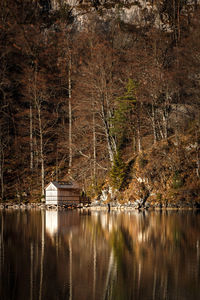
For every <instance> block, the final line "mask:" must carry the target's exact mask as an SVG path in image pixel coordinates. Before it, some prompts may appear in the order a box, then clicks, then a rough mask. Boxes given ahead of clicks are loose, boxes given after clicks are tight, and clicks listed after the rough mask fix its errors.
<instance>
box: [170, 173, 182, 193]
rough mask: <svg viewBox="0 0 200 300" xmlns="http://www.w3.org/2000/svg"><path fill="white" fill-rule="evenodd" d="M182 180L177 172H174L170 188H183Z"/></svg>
mask: <svg viewBox="0 0 200 300" xmlns="http://www.w3.org/2000/svg"><path fill="white" fill-rule="evenodd" d="M183 183H184V182H183V178H182V177H181V175H180V172H179V171H175V172H174V176H173V178H172V187H173V188H174V189H179V188H181V187H182V186H183Z"/></svg>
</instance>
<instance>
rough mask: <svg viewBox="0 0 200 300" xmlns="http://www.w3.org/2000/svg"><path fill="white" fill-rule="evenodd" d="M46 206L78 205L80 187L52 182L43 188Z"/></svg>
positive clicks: (72, 183)
mask: <svg viewBox="0 0 200 300" xmlns="http://www.w3.org/2000/svg"><path fill="white" fill-rule="evenodd" d="M45 201H46V204H57V205H62V204H78V203H79V202H80V187H79V185H78V184H77V183H75V182H66V181H52V182H50V183H49V184H48V185H47V186H46V187H45Z"/></svg>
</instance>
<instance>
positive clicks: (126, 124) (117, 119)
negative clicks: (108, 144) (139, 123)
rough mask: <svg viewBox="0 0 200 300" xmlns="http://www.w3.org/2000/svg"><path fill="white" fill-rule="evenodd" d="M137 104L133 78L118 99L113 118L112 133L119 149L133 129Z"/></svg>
mask: <svg viewBox="0 0 200 300" xmlns="http://www.w3.org/2000/svg"><path fill="white" fill-rule="evenodd" d="M135 104H136V83H135V82H134V81H133V80H132V79H129V80H128V84H127V87H126V92H125V94H124V95H123V96H122V97H119V98H117V100H116V107H115V111H114V116H113V118H112V134H113V135H114V136H115V139H116V144H117V149H119V150H121V149H122V148H123V146H124V145H125V144H126V141H127V139H128V135H129V133H130V132H131V133H132V131H133V130H132V129H133V128H132V127H133V114H134V108H135Z"/></svg>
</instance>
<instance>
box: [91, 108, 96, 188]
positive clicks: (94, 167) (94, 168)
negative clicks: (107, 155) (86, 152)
mask: <svg viewBox="0 0 200 300" xmlns="http://www.w3.org/2000/svg"><path fill="white" fill-rule="evenodd" d="M92 117H93V128H92V130H93V177H94V185H95V187H96V184H97V182H96V176H97V174H96V173H97V172H96V162H97V153H96V123H95V113H94V112H93V116H92Z"/></svg>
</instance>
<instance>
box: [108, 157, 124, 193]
mask: <svg viewBox="0 0 200 300" xmlns="http://www.w3.org/2000/svg"><path fill="white" fill-rule="evenodd" d="M110 178H111V184H112V186H113V187H114V188H115V189H118V190H120V189H122V188H123V184H124V182H125V178H126V165H125V163H124V162H123V159H122V155H121V152H120V151H117V152H116V154H115V156H114V161H113V166H112V169H111V171H110Z"/></svg>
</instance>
